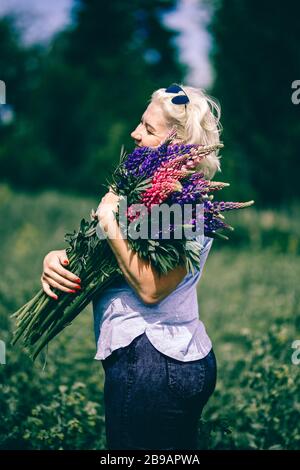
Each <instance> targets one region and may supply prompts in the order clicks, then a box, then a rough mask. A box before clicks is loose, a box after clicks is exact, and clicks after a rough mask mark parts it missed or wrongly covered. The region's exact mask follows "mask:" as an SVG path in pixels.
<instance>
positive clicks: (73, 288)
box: [41, 250, 81, 299]
mask: <svg viewBox="0 0 300 470" xmlns="http://www.w3.org/2000/svg"><path fill="white" fill-rule="evenodd" d="M62 264H65V265H67V264H69V260H68V257H67V255H66V250H60V251H54V252H50V253H49V254H48V255H47V256H46V257H45V259H44V270H43V273H42V276H41V282H42V286H43V290H44V292H45V293H46V294H47V295H49V296H50V297H52V298H55V299H57V298H58V297H57V295H56V294H54V292H52V290H51V288H50V287H55V288H56V289H58V290H61V291H63V292H72V293H74V292H78V290H80V282H81V280H80V279H79V277H78V276H77V275H76V274H73V273H72V272H70V271H69V270H68V269H65V268H64V267H63V266H62Z"/></svg>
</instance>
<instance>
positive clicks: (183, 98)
mask: <svg viewBox="0 0 300 470" xmlns="http://www.w3.org/2000/svg"><path fill="white" fill-rule="evenodd" d="M180 91H182V92H183V93H184V95H178V96H174V97H173V98H172V99H171V101H172V103H174V104H184V105H185V108H186V104H187V103H189V101H190V100H189V97H188V96H187V94H186V92H185V91H184V90H183V89H182V88H181V87H180V86H179V85H175V84H173V85H170V86H169V87H168V88H166V89H165V92H166V93H179V92H180Z"/></svg>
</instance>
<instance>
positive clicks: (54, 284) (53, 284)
mask: <svg viewBox="0 0 300 470" xmlns="http://www.w3.org/2000/svg"><path fill="white" fill-rule="evenodd" d="M42 279H43V282H44V283H46V284H48V285H49V286H51V287H55V288H56V289H59V290H61V291H63V292H68V293H75V292H78V290H80V287H79V288H76V289H70V288H69V287H65V285H63V284H61V283H60V282H61V281H60V282H56V281H55V280H54V279H53V275H52V274H51V277H48V276H47V275H45V274H43V278H42ZM63 282H64V281H63Z"/></svg>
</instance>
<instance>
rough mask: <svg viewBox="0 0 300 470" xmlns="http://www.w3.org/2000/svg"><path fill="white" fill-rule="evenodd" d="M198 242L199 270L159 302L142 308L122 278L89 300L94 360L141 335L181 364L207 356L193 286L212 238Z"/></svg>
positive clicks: (208, 345)
mask: <svg viewBox="0 0 300 470" xmlns="http://www.w3.org/2000/svg"><path fill="white" fill-rule="evenodd" d="M203 240H204V242H203V247H202V249H201V251H200V269H199V270H195V272H194V274H193V273H191V272H190V273H187V274H186V276H185V277H184V279H183V280H182V281H181V282H180V283H179V284H178V285H177V287H176V289H174V290H173V292H171V294H169V295H168V296H167V297H165V298H164V299H163V300H162V301H161V302H158V303H156V304H154V305H148V304H145V303H144V302H142V300H141V299H140V297H139V296H138V295H137V294H136V292H135V291H134V289H133V288H132V287H131V286H130V285H129V284H128V283H127V281H126V280H125V279H124V280H121V282H120V283H119V285H118V286H111V287H109V288H107V289H106V290H105V291H104V292H103V293H102V294H101V295H100V296H99V297H97V298H94V299H93V313H94V329H95V339H96V345H97V352H96V355H95V357H94V359H97V360H103V359H105V358H106V357H108V356H109V355H110V354H111V353H112V351H114V350H115V349H118V348H121V347H125V346H127V345H129V344H130V343H131V341H132V340H133V339H134V338H136V337H137V336H139V335H140V334H142V333H144V332H145V333H146V335H147V337H148V339H149V341H150V342H151V343H152V345H153V346H154V347H155V348H156V349H157V350H158V351H160V352H162V353H163V354H165V355H166V356H169V357H173V358H174V359H178V360H180V361H183V362H186V361H193V360H197V359H201V358H203V357H205V356H206V355H207V354H208V353H209V351H210V350H211V348H212V343H211V340H210V338H209V336H208V334H207V333H206V330H205V327H204V324H203V322H202V321H201V320H200V319H199V312H198V299H197V289H196V286H197V283H198V281H199V279H200V277H201V275H202V271H203V267H204V264H205V261H206V259H207V256H208V253H209V251H210V249H211V246H212V243H213V240H214V239H213V238H210V237H204V239H203Z"/></svg>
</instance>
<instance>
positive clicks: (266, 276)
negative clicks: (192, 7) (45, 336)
mask: <svg viewBox="0 0 300 470" xmlns="http://www.w3.org/2000/svg"><path fill="white" fill-rule="evenodd" d="M224 197H225V194H224ZM99 202H100V196H99V198H95V199H94V200H93V199H84V198H79V197H78V196H77V197H76V196H74V197H71V196H65V195H63V194H60V193H58V192H55V191H53V192H52V191H47V192H45V193H41V194H35V195H30V194H21V193H20V194H15V193H13V192H12V191H11V190H10V188H9V187H8V186H6V185H0V216H1V225H0V241H1V250H0V262H1V266H2V273H1V274H2V275H1V278H0V297H1V302H0V339H2V340H5V341H6V342H7V358H6V360H7V363H6V365H0V447H1V448H13V449H22V448H29V449H57V448H62V449H71V448H73V449H87V448H90V449H103V448H105V436H104V417H103V414H104V410H103V379H104V376H103V371H102V367H101V365H100V363H99V362H98V361H95V360H94V359H93V357H94V354H95V343H94V331H93V323H92V308H91V305H89V306H88V307H87V308H86V309H85V311H84V312H83V313H82V314H81V315H79V317H78V318H77V319H76V320H75V321H74V323H73V324H72V325H71V326H70V327H68V328H67V329H66V330H65V331H64V332H63V333H62V334H61V335H59V337H58V338H56V339H55V340H54V341H52V342H51V344H50V345H49V348H48V354H47V362H46V365H45V364H44V360H45V357H42V358H41V359H40V360H39V361H37V362H36V363H35V364H34V365H33V364H32V362H31V361H30V360H29V358H28V357H27V355H26V353H25V351H24V350H22V348H21V347H20V346H17V347H14V348H12V347H11V345H10V344H9V341H10V339H11V331H12V327H13V324H12V321H11V319H10V318H9V315H10V314H11V313H13V312H14V311H15V310H16V309H17V308H19V307H20V306H21V305H23V304H24V303H25V302H26V301H28V300H29V299H30V298H31V297H32V295H33V294H34V293H35V292H36V291H37V290H39V289H40V287H41V285H40V276H41V272H42V260H43V257H44V256H45V254H46V253H47V252H48V251H49V250H53V249H61V248H65V247H66V244H65V242H64V234H65V233H66V232H69V231H71V232H72V231H73V230H74V229H75V228H76V229H77V227H78V224H79V221H80V220H81V218H86V219H87V218H88V217H89V213H90V210H91V209H92V208H94V209H96V207H97V205H98V203H99ZM297 213H298V209H297V207H294V208H293V212H292V213H291V212H289V213H285V212H284V211H282V210H281V211H280V212H278V213H275V212H274V211H258V210H257V209H256V208H255V209H254V208H250V209H244V211H240V213H236V214H233V213H232V214H230V215H228V220H229V222H230V223H231V224H232V225H233V226H234V227H235V229H236V230H235V232H234V237H233V238H231V240H230V241H227V242H223V241H219V240H215V241H214V244H213V247H212V250H211V253H210V255H209V257H208V260H207V264H206V266H205V268H204V271H203V275H202V278H201V281H200V283H199V288H198V299H199V308H200V318H201V319H202V320H203V321H204V323H205V326H206V329H207V331H208V333H209V335H210V337H211V339H212V341H213V345H214V350H215V353H216V357H217V361H218V384H217V388H216V391H215V393H214V395H213V397H212V398H211V399H210V401H209V403H208V405H207V407H206V408H205V412H204V415H203V420H202V421H201V423H200V425H199V431H200V433H199V448H212V449H220V448H222V449H244V448H250V449H255V448H258V449H264V448H279V449H287V448H290V449H299V448H300V429H299V419H298V418H299V410H300V403H299V396H300V394H299V392H300V381H299V371H300V369H299V367H300V366H296V365H293V364H292V362H291V355H292V352H293V350H292V348H291V344H292V341H293V340H294V339H300V334H299V327H300V315H299V307H298V305H299V300H300V288H299V282H298V280H299V277H300V276H299V275H300V264H299V250H298V247H299V235H298V234H299V231H298V227H297V224H298V220H299V218H298V219H297V217H296V216H295V214H297ZM226 218H227V217H226ZM290 219H291V224H289V221H290ZM242 234H244V236H242ZM43 366H44V368H43ZM274 446H275V447H274Z"/></svg>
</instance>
